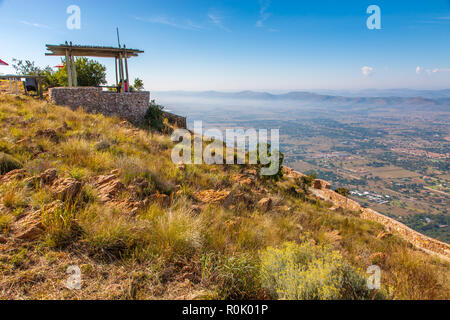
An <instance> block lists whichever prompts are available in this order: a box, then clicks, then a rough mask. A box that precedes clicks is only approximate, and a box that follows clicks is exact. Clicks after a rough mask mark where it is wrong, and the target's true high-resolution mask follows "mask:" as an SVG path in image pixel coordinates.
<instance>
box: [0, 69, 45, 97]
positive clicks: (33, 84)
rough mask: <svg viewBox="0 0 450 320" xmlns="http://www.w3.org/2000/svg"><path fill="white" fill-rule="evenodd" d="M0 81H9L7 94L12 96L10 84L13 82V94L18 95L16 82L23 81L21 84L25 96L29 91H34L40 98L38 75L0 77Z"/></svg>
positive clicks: (40, 88)
mask: <svg viewBox="0 0 450 320" xmlns="http://www.w3.org/2000/svg"><path fill="white" fill-rule="evenodd" d="M0 79H1V80H9V92H10V93H11V94H13V92H14V91H13V86H12V83H13V81H14V84H15V93H16V95H18V94H19V88H18V82H19V81H22V79H25V81H24V82H23V87H24V89H25V94H28V93H29V91H36V94H37V95H38V96H40V97H42V77H41V76H38V75H16V74H7V75H0Z"/></svg>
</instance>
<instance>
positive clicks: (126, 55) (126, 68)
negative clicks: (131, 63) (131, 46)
mask: <svg viewBox="0 0 450 320" xmlns="http://www.w3.org/2000/svg"><path fill="white" fill-rule="evenodd" d="M123 47H124V49H125V71H126V75H127V90H128V92H129V91H130V78H129V76H128V54H127V47H126V46H125V45H124V46H123Z"/></svg>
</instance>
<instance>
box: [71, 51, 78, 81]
mask: <svg viewBox="0 0 450 320" xmlns="http://www.w3.org/2000/svg"><path fill="white" fill-rule="evenodd" d="M70 58H71V60H72V77H73V80H72V83H73V86H74V87H78V79H77V68H76V66H75V59H74V57H73V56H72V55H71V56H70Z"/></svg>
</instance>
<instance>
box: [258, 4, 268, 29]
mask: <svg viewBox="0 0 450 320" xmlns="http://www.w3.org/2000/svg"><path fill="white" fill-rule="evenodd" d="M259 5H260V6H261V8H260V9H259V20H258V21H256V26H257V27H259V28H262V27H264V22H266V20H267V19H269V18H270V15H271V14H270V13H269V12H267V10H268V9H269V7H270V0H259Z"/></svg>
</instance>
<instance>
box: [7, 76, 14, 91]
mask: <svg viewBox="0 0 450 320" xmlns="http://www.w3.org/2000/svg"><path fill="white" fill-rule="evenodd" d="M8 80H9V93H10V94H12V93H13V90H12V79H11V78H9V79H8Z"/></svg>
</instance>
